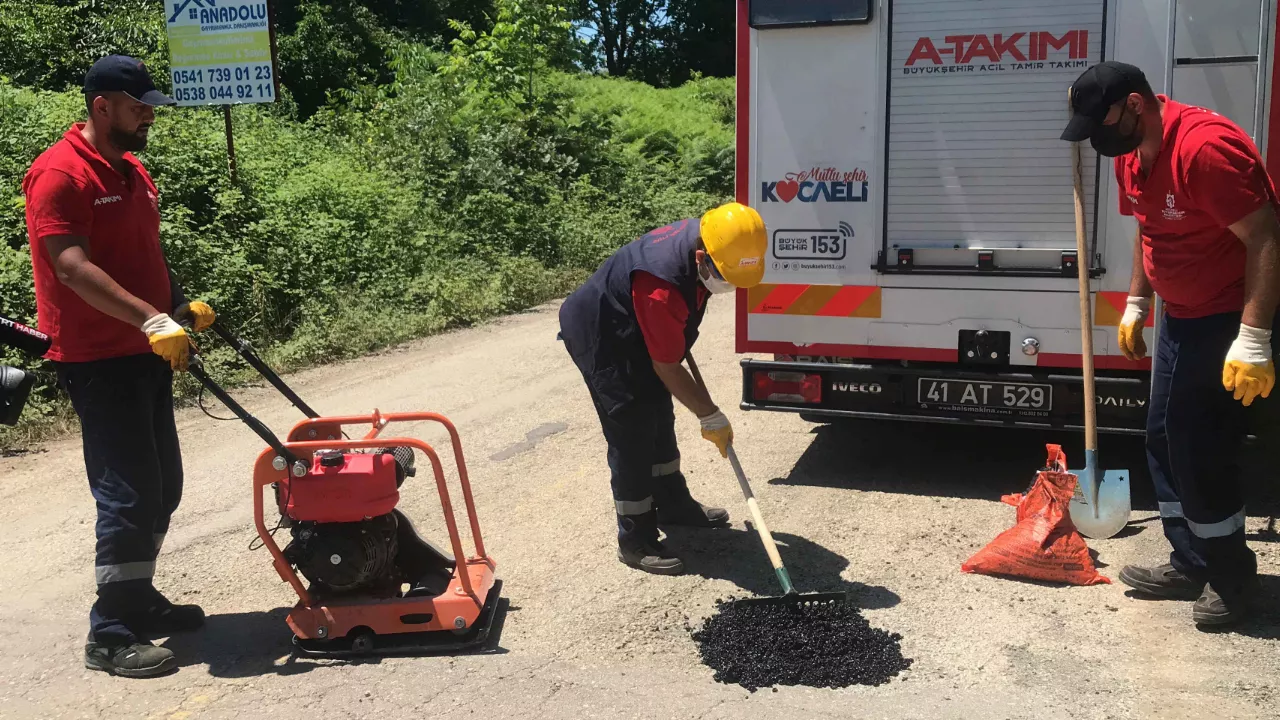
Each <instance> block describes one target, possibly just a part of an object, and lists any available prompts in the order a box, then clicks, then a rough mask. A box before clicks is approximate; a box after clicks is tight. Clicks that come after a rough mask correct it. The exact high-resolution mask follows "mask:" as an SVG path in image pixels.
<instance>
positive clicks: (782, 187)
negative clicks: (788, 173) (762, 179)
mask: <svg viewBox="0 0 1280 720" xmlns="http://www.w3.org/2000/svg"><path fill="white" fill-rule="evenodd" d="M775 190H776V191H777V193H778V197H780V198H782V202H791V201H792V200H795V199H796V194H797V193H799V192H800V183H798V182H796V181H795V180H783V181H782V182H780V183H778V187H777V188H775Z"/></svg>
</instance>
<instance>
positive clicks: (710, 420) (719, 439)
mask: <svg viewBox="0 0 1280 720" xmlns="http://www.w3.org/2000/svg"><path fill="white" fill-rule="evenodd" d="M698 422H700V423H702V437H703V439H704V440H708V441H710V442H711V443H713V444H714V445H715V446H716V448H718V449H719V450H720V456H721V457H729V444H730V443H732V442H733V426H731V425H730V424H729V418H727V417H725V414H724V413H723V412H721V411H719V410H717V411H715V412H713V413H711V414H710V415H707V416H706V417H700V418H698Z"/></svg>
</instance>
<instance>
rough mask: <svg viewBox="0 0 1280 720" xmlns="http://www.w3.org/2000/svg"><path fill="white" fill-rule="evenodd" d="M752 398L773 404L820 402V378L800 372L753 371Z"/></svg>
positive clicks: (819, 376) (811, 403)
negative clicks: (769, 401)
mask: <svg viewBox="0 0 1280 720" xmlns="http://www.w3.org/2000/svg"><path fill="white" fill-rule="evenodd" d="M752 380H753V385H754V386H755V388H754V393H753V397H754V398H755V399H756V400H757V401H759V400H771V401H773V402H790V403H806V404H810V405H816V404H818V403H820V402H822V376H821V375H806V374H805V373H801V372H780V371H774V372H769V371H767V370H757V371H755V374H754V377H753V378H752Z"/></svg>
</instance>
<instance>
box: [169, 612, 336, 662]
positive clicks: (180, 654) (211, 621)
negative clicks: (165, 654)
mask: <svg viewBox="0 0 1280 720" xmlns="http://www.w3.org/2000/svg"><path fill="white" fill-rule="evenodd" d="M288 614H289V609H288V608H276V609H274V610H270V611H267V612H252V613H228V614H225V615H210V616H208V617H206V618H205V625H204V627H203V628H202V629H200V630H198V631H196V632H193V633H183V634H181V635H174V636H173V637H170V638H168V639H167V640H165V641H164V642H161V643H157V644H159V645H162V646H164V647H166V648H168V649H170V650H172V651H173V653H174V655H176V656H177V658H178V663H179V664H180V665H181V666H182V667H184V668H185V667H190V666H193V665H208V666H209V674H210V675H212V676H214V677H223V678H243V677H256V676H259V675H269V674H280V675H290V674H294V673H298V672H306V671H308V670H310V669H311V668H310V667H309V666H308V665H305V664H304V665H300V666H297V667H295V668H293V669H289V667H290V666H291V665H294V663H291V662H288V661H285V662H284V664H281V665H277V662H279V661H281V660H282V659H283V658H287V657H289V656H291V655H292V653H293V642H292V638H293V633H292V632H291V631H290V630H289V626H288V625H286V624H285V622H284V618H285V616H286V615H288Z"/></svg>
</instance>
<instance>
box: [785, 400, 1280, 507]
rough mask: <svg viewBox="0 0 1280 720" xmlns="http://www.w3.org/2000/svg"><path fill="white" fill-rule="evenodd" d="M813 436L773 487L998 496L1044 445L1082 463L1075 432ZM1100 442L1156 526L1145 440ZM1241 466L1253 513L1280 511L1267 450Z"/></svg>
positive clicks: (881, 425) (871, 428) (846, 428)
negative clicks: (1058, 448)
mask: <svg viewBox="0 0 1280 720" xmlns="http://www.w3.org/2000/svg"><path fill="white" fill-rule="evenodd" d="M813 436H814V439H813V442H812V443H811V444H810V445H809V447H808V449H807V450H805V453H804V454H803V455H802V456H801V457H800V460H799V462H797V463H796V465H795V467H794V468H792V470H791V472H790V473H789V474H788V475H787V476H786V477H781V478H775V479H773V480H770V481H769V482H770V483H771V484H774V485H807V486H821V487H834V488H849V489H851V490H869V491H873V492H884V493H902V494H908V495H928V496H934V497H937V496H943V497H954V498H966V499H980V500H992V501H998V500H999V499H1000V496H1001V495H1003V494H1006V493H1011V492H1023V491H1025V490H1026V489H1027V487H1028V486H1029V485H1030V484H1031V481H1032V480H1033V479H1034V477H1035V473H1036V471H1037V470H1039V469H1040V467H1041V466H1042V465H1043V464H1044V460H1045V445H1046V444H1050V443H1054V444H1058V445H1061V446H1062V449H1063V451H1064V452H1066V454H1067V459H1068V461H1069V463H1070V465H1071V467H1073V468H1079V467H1082V466H1083V465H1084V444H1083V443H1084V440H1083V436H1082V435H1081V433H1078V432H1067V431H1063V432H1053V431H1047V430H1031V429H1015V428H1009V429H1004V428H992V427H981V426H963V425H928V424H922V423H908V422H876V421H870V420H865V421H864V420H850V421H841V422H837V423H833V424H830V425H818V426H815V427H814V429H813ZM1098 446H1099V447H1098V454H1099V458H1100V461H1101V464H1102V466H1103V467H1104V468H1106V469H1115V470H1120V469H1127V470H1128V471H1129V478H1130V486H1131V488H1132V493H1133V500H1132V502H1133V509H1134V517H1133V523H1131V527H1132V526H1133V525H1139V526H1140V525H1148V526H1153V527H1155V528H1156V529H1158V528H1159V522H1158V519H1156V518H1155V517H1154V515H1155V513H1156V512H1157V505H1156V500H1155V491H1154V489H1153V487H1152V485H1151V476H1150V473H1149V472H1148V471H1147V455H1146V449H1145V447H1144V440H1143V438H1141V437H1134V436H1118V435H1104V436H1100V437H1099V438H1098ZM1240 464H1241V469H1242V471H1243V476H1244V477H1245V478H1246V482H1248V483H1249V485H1248V490H1247V493H1248V495H1247V503H1248V508H1249V514H1250V515H1253V516H1255V517H1256V516H1264V517H1265V516H1271V515H1276V514H1280V482H1278V481H1277V471H1276V467H1275V462H1274V458H1269V457H1268V450H1267V449H1265V448H1263V447H1261V446H1260V445H1255V446H1253V447H1247V448H1246V449H1245V450H1244V451H1243V452H1242V454H1241V457H1240ZM1148 513H1149V515H1148ZM1148 520H1155V522H1154V524H1153V523H1151V522H1146V521H1148ZM1137 531H1138V530H1137V529H1134V530H1133V532H1137Z"/></svg>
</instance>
